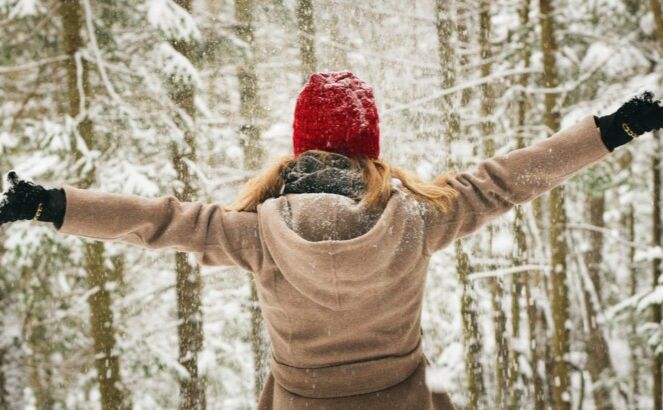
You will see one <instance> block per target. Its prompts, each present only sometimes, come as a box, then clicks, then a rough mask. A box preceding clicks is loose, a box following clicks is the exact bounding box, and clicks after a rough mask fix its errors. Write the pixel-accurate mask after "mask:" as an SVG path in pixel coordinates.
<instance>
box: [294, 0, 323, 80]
mask: <svg viewBox="0 0 663 410" xmlns="http://www.w3.org/2000/svg"><path fill="white" fill-rule="evenodd" d="M313 11H314V9H313V0H297V7H296V10H295V14H296V15H297V37H298V39H299V55H300V56H301V59H302V78H303V80H304V82H306V80H307V79H308V77H309V76H310V75H311V74H312V73H314V72H315V71H316V67H317V65H318V63H317V60H316V58H315V20H314V16H313Z"/></svg>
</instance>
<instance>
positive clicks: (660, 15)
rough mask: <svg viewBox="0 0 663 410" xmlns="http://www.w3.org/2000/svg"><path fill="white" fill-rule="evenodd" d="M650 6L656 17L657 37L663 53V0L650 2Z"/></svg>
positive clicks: (650, 0) (651, 0)
mask: <svg viewBox="0 0 663 410" xmlns="http://www.w3.org/2000/svg"><path fill="white" fill-rule="evenodd" d="M649 4H650V5H651V11H652V14H653V15H654V23H655V24H656V36H657V37H658V42H659V45H660V46H661V50H662V51H663V12H661V0H649Z"/></svg>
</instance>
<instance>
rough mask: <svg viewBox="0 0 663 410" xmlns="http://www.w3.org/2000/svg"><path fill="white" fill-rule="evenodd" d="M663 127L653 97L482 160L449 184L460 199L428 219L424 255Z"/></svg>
mask: <svg viewBox="0 0 663 410" xmlns="http://www.w3.org/2000/svg"><path fill="white" fill-rule="evenodd" d="M643 101H645V102H643ZM634 106H637V107H638V108H637V109H634V108H633V107H634ZM624 124H626V126H624ZM661 127H663V108H662V107H661V106H660V104H659V103H658V102H654V101H652V99H651V95H644V96H641V97H638V98H636V99H633V100H631V101H629V102H628V103H626V104H624V105H623V106H622V108H620V110H618V111H617V112H616V113H615V114H611V115H609V116H605V117H600V118H596V117H591V116H588V117H586V118H584V119H583V120H582V121H580V122H579V123H577V124H576V125H574V126H571V127H569V128H567V129H564V130H562V131H559V132H557V133H556V134H554V135H552V136H551V137H549V138H546V139H544V140H541V141H539V142H537V143H535V144H533V145H531V146H529V147H525V148H521V149H517V150H514V151H511V152H509V153H507V154H505V155H498V156H495V157H492V158H489V159H486V160H483V161H481V162H480V163H479V165H478V167H477V169H476V170H475V171H472V172H461V173H458V174H456V175H455V176H454V177H452V178H451V179H450V180H449V181H448V184H449V185H450V186H451V187H453V188H454V189H455V190H456V191H457V192H458V193H459V195H458V197H457V199H456V201H455V204H454V207H453V209H452V210H451V211H450V212H446V213H444V212H442V211H439V210H430V212H427V213H426V216H425V217H426V219H427V221H426V222H427V223H426V226H427V228H426V252H427V253H429V254H430V253H432V252H435V251H436V250H439V249H441V248H444V247H446V246H447V245H449V244H450V243H451V242H452V241H453V240H454V239H458V238H462V237H464V236H467V235H469V234H471V233H473V232H474V231H476V230H477V229H479V228H480V227H481V226H483V225H485V224H486V223H488V222H490V221H492V220H493V219H495V218H496V217H498V216H500V215H503V214H504V213H506V212H507V211H509V210H510V209H511V208H513V207H514V206H515V205H518V204H522V203H525V202H528V201H531V200H533V199H534V198H536V197H538V196H540V195H542V194H543V193H545V192H547V191H549V190H551V189H552V188H554V187H556V186H558V185H560V184H562V183H563V182H564V181H566V180H567V179H568V178H570V177H571V176H573V175H574V174H576V173H577V172H579V171H581V170H583V169H585V168H587V167H588V166H590V165H592V164H594V163H595V162H597V161H599V160H601V159H602V158H604V157H605V156H606V155H607V154H609V153H610V152H611V151H612V150H614V149H615V148H616V147H617V146H619V145H623V144H625V143H627V142H628V141H630V140H632V139H633V138H634V135H640V134H642V133H644V132H647V131H651V130H653V129H657V128H661ZM626 130H630V131H631V132H632V133H633V135H630V134H629V133H627V131H626Z"/></svg>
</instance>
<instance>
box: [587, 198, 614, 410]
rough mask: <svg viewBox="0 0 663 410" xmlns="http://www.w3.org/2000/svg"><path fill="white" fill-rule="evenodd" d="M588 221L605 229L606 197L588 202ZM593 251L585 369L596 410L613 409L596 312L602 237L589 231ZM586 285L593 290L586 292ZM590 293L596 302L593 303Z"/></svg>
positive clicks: (607, 359) (607, 354)
mask: <svg viewBox="0 0 663 410" xmlns="http://www.w3.org/2000/svg"><path fill="white" fill-rule="evenodd" d="M589 206H590V207H589V209H590V221H591V224H592V226H596V227H604V226H605V224H604V222H603V212H604V210H605V194H604V192H603V191H601V192H598V193H596V194H595V195H593V196H592V197H591V199H590V205H589ZM591 244H592V248H591V250H590V252H589V255H588V258H587V265H588V266H587V268H588V271H589V277H590V279H591V282H592V283H591V284H585V290H584V299H585V310H586V316H587V320H588V321H589V323H588V327H589V333H588V335H587V338H586V343H587V370H588V371H589V374H590V376H591V378H592V395H593V396H594V405H595V406H596V409H597V410H612V409H614V406H613V404H612V399H611V398H610V389H609V388H608V386H606V385H605V380H604V379H605V378H606V377H611V376H613V372H612V363H611V361H610V350H609V349H608V344H607V342H606V340H605V338H604V337H603V333H602V331H601V327H600V326H599V324H598V322H597V319H598V318H597V311H598V310H600V308H601V279H600V275H601V260H602V259H603V258H602V257H601V251H602V248H603V234H602V233H601V232H596V231H592V233H591ZM588 286H592V287H593V288H594V292H591V291H590V290H591V289H587V287H588ZM593 294H595V295H596V298H597V299H598V300H595V298H594V297H593Z"/></svg>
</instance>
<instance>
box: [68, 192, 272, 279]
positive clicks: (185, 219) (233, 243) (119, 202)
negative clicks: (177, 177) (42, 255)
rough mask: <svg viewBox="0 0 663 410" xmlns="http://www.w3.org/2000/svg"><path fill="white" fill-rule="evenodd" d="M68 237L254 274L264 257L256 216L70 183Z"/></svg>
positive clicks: (202, 204)
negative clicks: (169, 252) (165, 251)
mask: <svg viewBox="0 0 663 410" xmlns="http://www.w3.org/2000/svg"><path fill="white" fill-rule="evenodd" d="M63 189H64V193H65V198H66V210H65V213H64V220H63V222H62V226H60V227H59V229H58V231H59V232H61V233H64V234H70V235H76V236H82V237H87V238H92V239H97V240H102V241H121V242H126V243H130V244H132V245H136V246H140V247H144V248H151V249H157V248H170V249H175V250H178V251H181V252H192V253H194V255H195V256H196V259H197V260H198V261H199V262H200V263H201V264H203V265H239V266H241V267H243V268H245V269H247V270H252V271H255V270H256V269H257V264H258V263H259V262H260V260H261V259H262V258H261V252H262V249H261V242H260V237H259V233H258V222H257V214H255V213H252V212H227V211H225V210H224V209H223V207H222V206H221V205H219V204H216V203H210V204H204V203H201V202H183V201H179V200H178V199H177V198H176V197H175V196H173V195H167V196H162V197H159V198H146V197H141V196H138V195H126V194H116V193H109V192H102V191H96V190H91V189H80V188H76V187H74V186H71V185H67V184H65V185H64V187H63Z"/></svg>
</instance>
